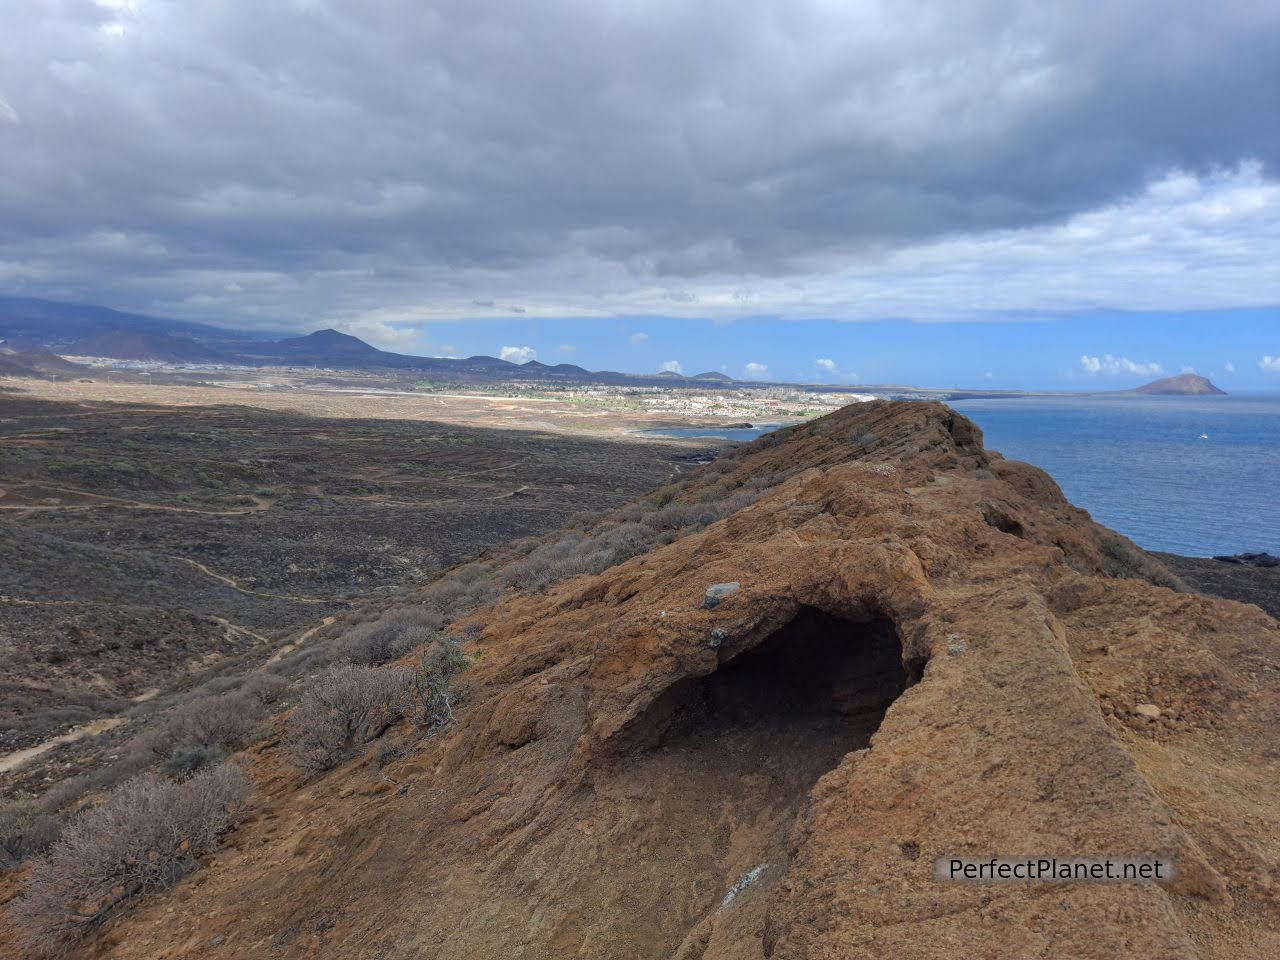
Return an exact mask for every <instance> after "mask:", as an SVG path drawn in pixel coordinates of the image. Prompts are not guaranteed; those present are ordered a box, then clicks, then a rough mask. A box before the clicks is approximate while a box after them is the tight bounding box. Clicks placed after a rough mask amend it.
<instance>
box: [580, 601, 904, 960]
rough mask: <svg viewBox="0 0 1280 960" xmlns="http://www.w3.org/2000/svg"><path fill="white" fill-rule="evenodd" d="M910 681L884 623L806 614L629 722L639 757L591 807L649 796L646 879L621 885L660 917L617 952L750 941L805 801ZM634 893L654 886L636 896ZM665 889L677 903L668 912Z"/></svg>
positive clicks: (679, 951) (674, 950) (660, 953)
mask: <svg viewBox="0 0 1280 960" xmlns="http://www.w3.org/2000/svg"><path fill="white" fill-rule="evenodd" d="M918 677H919V671H918V669H916V668H915V667H914V666H912V667H908V666H906V665H904V664H903V660H902V646H901V643H900V642H899V639H898V634H897V632H896V630H895V629H894V625H893V623H892V622H891V621H889V620H888V619H883V618H879V619H875V620H873V621H871V622H867V623H856V622H852V621H849V620H844V619H840V618H837V617H834V616H831V615H829V614H826V613H823V612H822V611H819V610H816V609H813V608H809V607H805V608H801V610H800V611H799V612H798V613H797V615H796V616H795V617H794V618H793V619H792V620H791V621H790V622H789V623H787V624H786V625H785V626H783V627H782V628H781V629H779V630H778V631H776V632H775V633H774V634H772V635H771V636H770V637H768V638H767V639H766V640H764V641H763V642H762V643H760V644H759V645H757V646H756V647H754V648H752V649H750V650H747V651H745V652H743V653H741V654H739V655H738V656H736V657H734V658H733V659H732V660H730V661H728V662H726V663H724V664H723V665H721V666H720V668H719V669H717V670H716V671H715V672H713V673H711V674H708V675H707V676H704V677H697V678H689V679H686V680H684V681H682V682H680V683H678V684H676V685H675V686H673V687H672V688H671V689H670V690H668V691H667V694H666V695H665V696H663V697H661V698H659V702H657V703H655V704H654V705H653V706H652V707H651V708H650V709H649V711H647V713H646V715H645V716H642V717H641V718H639V721H638V724H637V725H638V726H639V727H641V728H647V729H643V730H635V731H633V734H634V735H635V737H636V738H635V739H632V740H631V741H630V742H631V743H633V744H637V745H639V744H643V745H641V746H638V749H637V750H636V752H634V753H632V754H631V755H630V757H629V759H627V760H626V761H624V762H623V763H622V764H620V765H619V767H615V768H614V770H615V773H616V774H617V775H618V780H617V781H614V782H611V783H610V784H609V786H608V787H605V786H604V783H603V782H601V783H598V784H597V788H598V789H599V790H600V792H601V793H602V794H612V793H614V791H618V792H620V793H622V794H625V795H627V796H635V795H639V794H642V795H644V796H651V797H652V804H651V805H650V806H648V808H647V809H648V812H649V817H648V818H645V822H644V825H643V826H641V825H640V824H636V823H633V824H632V825H631V828H632V829H640V830H641V831H642V833H643V835H644V836H646V837H647V838H648V840H647V845H648V863H649V867H650V869H648V870H646V871H643V872H644V874H646V876H644V877H642V876H637V877H636V878H635V883H634V884H631V885H629V886H631V889H632V890H633V893H634V896H635V897H636V900H637V902H648V901H650V900H652V902H653V904H654V906H655V908H656V906H657V904H658V903H660V902H665V903H667V905H668V909H666V910H658V909H655V910H653V911H640V915H642V916H647V917H648V920H647V921H641V920H640V917H639V916H636V917H633V918H632V919H630V920H628V921H627V922H626V925H627V926H629V927H632V928H636V927H645V929H633V930H632V931H631V933H632V934H633V935H632V936H628V937H627V938H626V942H629V943H630V944H631V946H632V948H634V946H635V944H637V943H647V944H651V945H652V947H653V951H652V953H645V954H643V955H644V956H646V957H649V956H652V957H671V956H677V957H683V956H685V955H686V954H687V953H688V952H689V951H690V950H691V949H692V947H693V945H694V944H696V943H700V942H702V940H703V938H704V937H706V936H709V935H710V932H709V928H708V924H713V925H714V926H715V927H716V929H717V930H719V933H718V934H717V936H724V935H729V931H732V932H733V933H732V935H733V936H741V937H746V938H752V937H759V936H762V935H763V930H764V924H765V911H766V909H767V905H768V902H769V899H770V894H771V892H772V891H773V890H774V889H776V887H777V886H778V884H779V883H780V882H781V881H782V879H783V877H784V876H785V875H786V869H787V865H788V861H789V848H788V844H787V836H788V833H789V832H790V830H791V828H792V826H793V825H794V823H795V821H796V819H797V817H798V816H799V815H800V813H801V810H802V808H803V805H804V803H805V800H806V798H807V796H808V794H809V791H810V790H811V789H812V788H813V786H814V784H815V783H816V781H817V780H818V779H819V778H820V777H821V776H822V775H823V774H824V773H826V772H827V771H829V770H831V769H833V768H834V767H835V766H837V765H838V764H839V763H840V762H841V760H842V759H843V758H844V757H845V756H846V755H847V754H848V753H850V752H851V751H854V750H859V749H861V748H864V747H866V746H868V744H869V742H870V740H871V736H872V734H874V733H875V732H876V730H877V729H878V728H879V726H880V723H881V721H882V720H883V719H884V716H885V712H886V711H887V710H888V708H889V707H890V706H891V705H892V703H893V702H894V700H896V699H897V698H898V696H899V695H900V694H901V693H902V692H903V691H904V690H905V689H906V688H907V687H908V686H910V685H911V683H913V682H914V681H915V680H916V679H918ZM609 779H610V780H612V778H609ZM615 828H616V827H615ZM656 865H661V866H660V867H657V868H656V869H654V867H655V866H656ZM616 868H617V869H622V870H623V871H624V872H626V871H627V870H628V869H629V867H626V866H622V865H621V864H619V865H617V867H616ZM744 878H745V879H744ZM647 881H652V882H655V883H658V884H659V886H658V887H656V888H654V889H652V890H642V889H638V888H643V887H645V886H647V885H648V882H647ZM673 888H677V889H680V890H682V891H684V892H685V898H684V900H683V902H682V903H681V904H680V909H679V910H678V911H677V910H674V909H672V908H671V903H672V896H673V894H672V892H671V891H672V889H673ZM730 891H735V893H734V895H733V896H731V897H730V898H729V903H726V901H725V897H726V896H728V895H729V892H730ZM664 898H665V899H664ZM713 921H714V922H713ZM611 922H612V923H617V922H619V918H611ZM689 955H696V951H694V952H693V953H689Z"/></svg>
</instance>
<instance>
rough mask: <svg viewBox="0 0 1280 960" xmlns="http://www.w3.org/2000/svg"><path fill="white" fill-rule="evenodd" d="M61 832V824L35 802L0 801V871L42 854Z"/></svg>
mask: <svg viewBox="0 0 1280 960" xmlns="http://www.w3.org/2000/svg"><path fill="white" fill-rule="evenodd" d="M61 830H62V821H61V820H60V819H59V818H58V817H57V816H56V815H54V814H52V813H50V812H49V810H48V808H47V807H45V806H43V805H42V804H40V803H37V802H36V801H34V800H0V870H9V869H11V868H13V867H16V866H17V865H18V864H20V863H21V862H22V861H23V860H26V859H27V858H28V857H34V856H38V855H39V854H42V853H44V852H45V851H46V850H47V849H49V847H50V846H52V845H53V843H54V841H55V840H57V839H58V834H59V833H60V832H61Z"/></svg>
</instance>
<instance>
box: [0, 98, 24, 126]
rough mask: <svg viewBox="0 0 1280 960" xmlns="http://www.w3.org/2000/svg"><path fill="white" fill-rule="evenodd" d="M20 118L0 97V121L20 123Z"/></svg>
mask: <svg viewBox="0 0 1280 960" xmlns="http://www.w3.org/2000/svg"><path fill="white" fill-rule="evenodd" d="M21 122H22V118H21V117H20V116H18V111H17V110H15V109H13V107H12V106H11V105H10V104H9V102H8V101H7V100H5V99H4V97H0V123H21Z"/></svg>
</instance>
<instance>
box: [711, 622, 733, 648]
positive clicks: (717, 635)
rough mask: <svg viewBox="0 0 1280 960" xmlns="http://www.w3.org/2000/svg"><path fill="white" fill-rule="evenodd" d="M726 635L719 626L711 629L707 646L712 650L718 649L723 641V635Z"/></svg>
mask: <svg viewBox="0 0 1280 960" xmlns="http://www.w3.org/2000/svg"><path fill="white" fill-rule="evenodd" d="M727 636H728V634H727V633H725V632H724V631H723V630H722V629H720V628H719V627H716V628H715V629H713V630H712V631H711V639H709V640H708V641H707V646H708V647H710V648H711V649H712V650H719V649H720V644H722V643H724V640H725V637H727Z"/></svg>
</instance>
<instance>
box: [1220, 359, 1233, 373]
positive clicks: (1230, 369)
mask: <svg viewBox="0 0 1280 960" xmlns="http://www.w3.org/2000/svg"><path fill="white" fill-rule="evenodd" d="M1222 369H1223V370H1225V371H1226V372H1227V373H1235V372H1236V365H1235V364H1234V363H1232V362H1231V361H1230V360H1228V361H1227V362H1226V363H1224V364H1223V365H1222Z"/></svg>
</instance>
